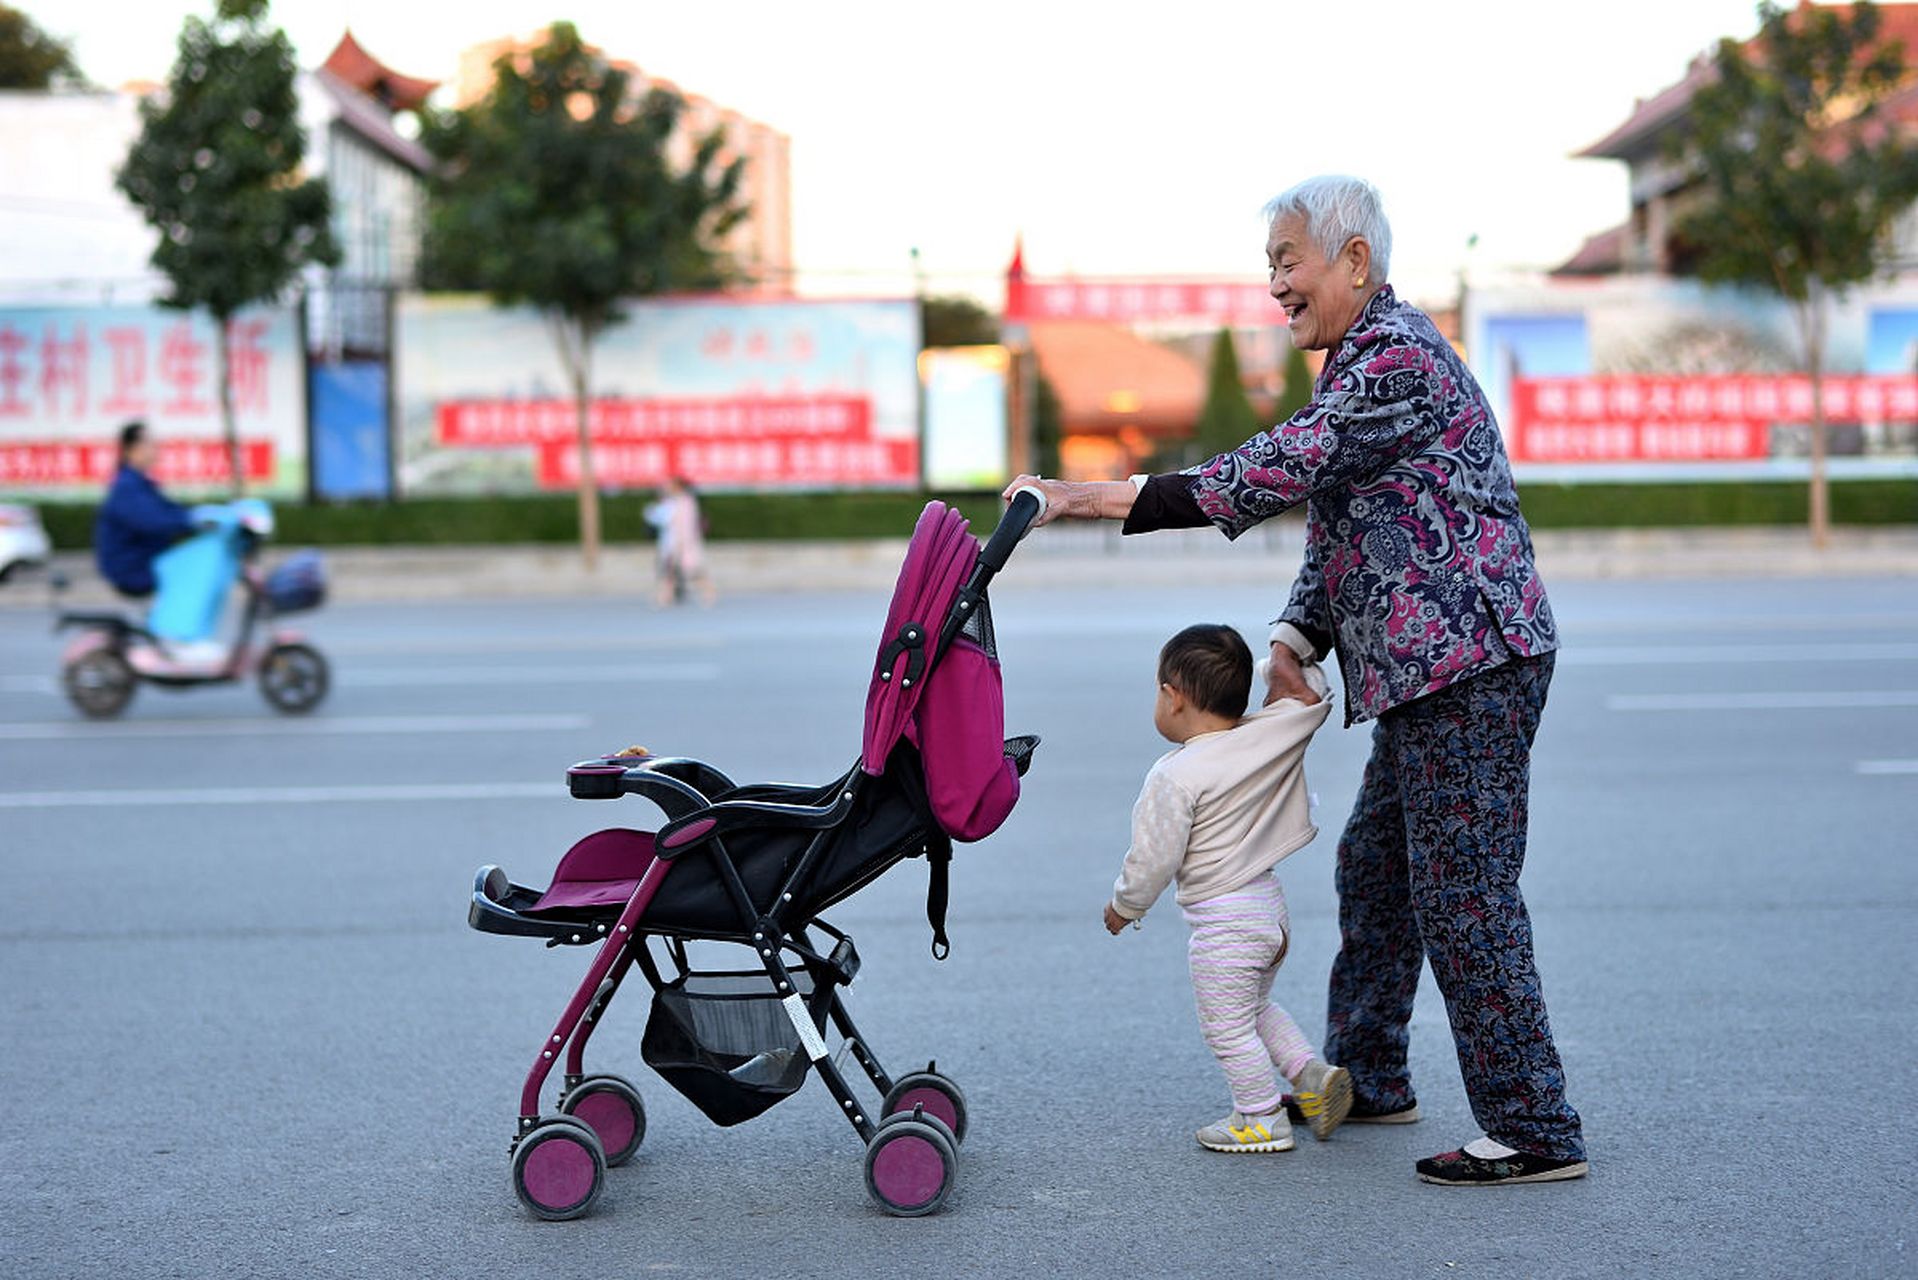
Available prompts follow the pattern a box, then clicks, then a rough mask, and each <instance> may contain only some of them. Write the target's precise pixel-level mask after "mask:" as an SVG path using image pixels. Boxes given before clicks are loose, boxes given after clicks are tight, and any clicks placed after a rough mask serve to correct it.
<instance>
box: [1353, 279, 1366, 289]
mask: <svg viewBox="0 0 1918 1280" xmlns="http://www.w3.org/2000/svg"><path fill="white" fill-rule="evenodd" d="M1352 287H1353V288H1354V289H1363V288H1364V287H1365V277H1364V276H1360V277H1358V278H1357V279H1356V280H1354V281H1352Z"/></svg>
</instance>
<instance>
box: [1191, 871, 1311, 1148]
mask: <svg viewBox="0 0 1918 1280" xmlns="http://www.w3.org/2000/svg"><path fill="white" fill-rule="evenodd" d="M1185 921H1186V923H1187V924H1189V925H1191V926H1192V941H1191V943H1190V945H1189V946H1188V947H1187V950H1186V959H1187V962H1188V963H1189V964H1190V965H1191V967H1192V995H1193V998H1194V1000H1195V1001H1196V1002H1197V1003H1198V1006H1199V1033H1200V1034H1201V1035H1203V1036H1204V1037H1205V1043H1206V1046H1207V1047H1208V1048H1210V1049H1211V1050H1212V1052H1213V1054H1214V1056H1216V1057H1217V1058H1218V1060H1219V1065H1220V1066H1221V1067H1223V1068H1225V1080H1226V1084H1227V1085H1228V1086H1230V1088H1231V1090H1232V1105H1233V1106H1234V1107H1236V1108H1237V1109H1238V1110H1239V1111H1241V1112H1242V1113H1244V1114H1245V1115H1248V1116H1262V1115H1270V1114H1271V1113H1272V1112H1274V1111H1277V1110H1278V1109H1279V1099H1280V1097H1281V1096H1282V1094H1281V1090H1280V1085H1279V1082H1278V1078H1277V1077H1276V1076H1275V1075H1273V1073H1272V1069H1273V1068H1274V1067H1277V1068H1278V1069H1279V1071H1280V1072H1281V1073H1282V1074H1283V1075H1284V1076H1285V1077H1286V1078H1287V1079H1288V1080H1289V1079H1291V1078H1292V1077H1293V1076H1296V1075H1298V1074H1299V1072H1301V1071H1303V1070H1305V1065H1306V1064H1307V1063H1308V1062H1310V1061H1312V1043H1311V1041H1309V1040H1307V1039H1306V1038H1305V1033H1304V1032H1303V1031H1300V1030H1299V1024H1298V1023H1296V1022H1294V1021H1292V1017H1291V1015H1290V1014H1288V1013H1286V1011H1285V1010H1283V1009H1281V1008H1279V1006H1277V1005H1275V1004H1273V1003H1272V999H1271V997H1272V980H1273V978H1274V977H1275V976H1276V975H1277V974H1278V972H1279V964H1280V962H1281V961H1283V960H1284V959H1285V948H1286V941H1287V937H1286V934H1287V931H1288V929H1289V928H1290V927H1291V926H1290V921H1289V920H1288V919H1287V917H1286V911H1285V893H1284V891H1283V890H1282V889H1280V887H1279V878H1278V877H1277V876H1276V875H1271V874H1267V875H1262V876H1260V877H1259V878H1258V879H1256V880H1254V881H1253V882H1252V883H1251V884H1248V885H1245V886H1243V887H1241V888H1238V889H1234V890H1232V891H1231V892H1229V893H1222V894H1220V895H1219V896H1217V897H1216V898H1207V899H1206V900H1205V901H1203V902H1195V903H1193V904H1192V905H1191V906H1189V907H1186V908H1185Z"/></svg>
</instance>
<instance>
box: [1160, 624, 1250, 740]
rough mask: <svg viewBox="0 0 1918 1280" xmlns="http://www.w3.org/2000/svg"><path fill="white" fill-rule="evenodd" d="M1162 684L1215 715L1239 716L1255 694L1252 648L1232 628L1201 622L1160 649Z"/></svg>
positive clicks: (1232, 717)
mask: <svg viewBox="0 0 1918 1280" xmlns="http://www.w3.org/2000/svg"><path fill="white" fill-rule="evenodd" d="M1159 683H1160V684H1169V685H1171V686H1172V687H1173V688H1174V689H1177V690H1178V691H1179V692H1180V693H1183V694H1184V695H1185V696H1186V697H1188V698H1190V699H1192V701H1193V702H1194V703H1196V704H1198V706H1199V708H1200V710H1202V711H1209V712H1211V713H1212V714H1213V715H1215V716H1227V717H1230V718H1231V719H1234V720H1236V719H1238V718H1239V717H1240V716H1242V715H1244V714H1245V704H1246V703H1247V702H1248V701H1249V700H1250V699H1251V697H1252V650H1250V649H1248V648H1247V647H1246V644H1245V637H1244V636H1241V635H1240V634H1239V633H1238V632H1237V631H1235V630H1233V629H1232V628H1231V627H1227V626H1221V625H1219V624H1218V623H1215V622H1201V623H1198V624H1197V625H1195V626H1190V627H1187V628H1186V629H1185V630H1184V631H1181V632H1180V633H1179V634H1178V635H1176V636H1173V637H1172V638H1171V639H1170V640H1168V641H1166V642H1165V648H1163V649H1161V650H1159Z"/></svg>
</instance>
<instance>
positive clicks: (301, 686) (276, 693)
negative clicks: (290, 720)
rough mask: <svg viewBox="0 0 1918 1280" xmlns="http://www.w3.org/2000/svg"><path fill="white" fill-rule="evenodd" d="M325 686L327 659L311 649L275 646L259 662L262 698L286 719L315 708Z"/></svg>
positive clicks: (295, 646)
mask: <svg viewBox="0 0 1918 1280" xmlns="http://www.w3.org/2000/svg"><path fill="white" fill-rule="evenodd" d="M328 683H329V680H328V672H327V666H326V659H325V658H323V657H321V656H320V651H319V650H318V649H315V648H314V647H313V646H312V645H306V644H276V645H274V646H273V647H272V648H271V649H268V650H267V651H266V656H265V657H264V658H261V659H260V692H261V694H263V695H264V696H265V697H266V700H267V701H268V702H270V703H272V704H273V705H274V706H275V707H277V708H279V709H280V710H281V711H284V712H287V713H288V714H289V715H298V714H300V713H301V712H303V711H311V710H312V709H313V708H314V707H316V706H318V705H319V704H320V699H322V698H324V697H325V696H326V690H327V685H328Z"/></svg>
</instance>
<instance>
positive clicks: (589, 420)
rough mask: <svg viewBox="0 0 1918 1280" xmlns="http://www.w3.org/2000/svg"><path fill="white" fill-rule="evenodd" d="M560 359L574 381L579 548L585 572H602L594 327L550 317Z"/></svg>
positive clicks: (557, 316)
mask: <svg viewBox="0 0 1918 1280" xmlns="http://www.w3.org/2000/svg"><path fill="white" fill-rule="evenodd" d="M548 319H549V322H550V323H551V325H552V328H553V341H554V343H555V344H556V345H557V346H558V347H559V357H560V361H561V362H562V363H563V364H564V365H565V366H566V372H567V374H568V376H569V377H570V378H571V379H572V383H573V425H574V427H575V429H576V431H577V433H578V434H577V446H578V449H579V551H580V558H581V559H582V560H584V561H585V564H586V572H588V573H596V572H598V571H599V480H598V477H597V475H596V474H595V472H594V469H593V329H592V326H590V325H589V324H588V323H587V322H586V321H584V320H572V319H569V318H568V317H566V316H564V315H561V314H559V313H553V314H551V315H550V316H549V317H548Z"/></svg>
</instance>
